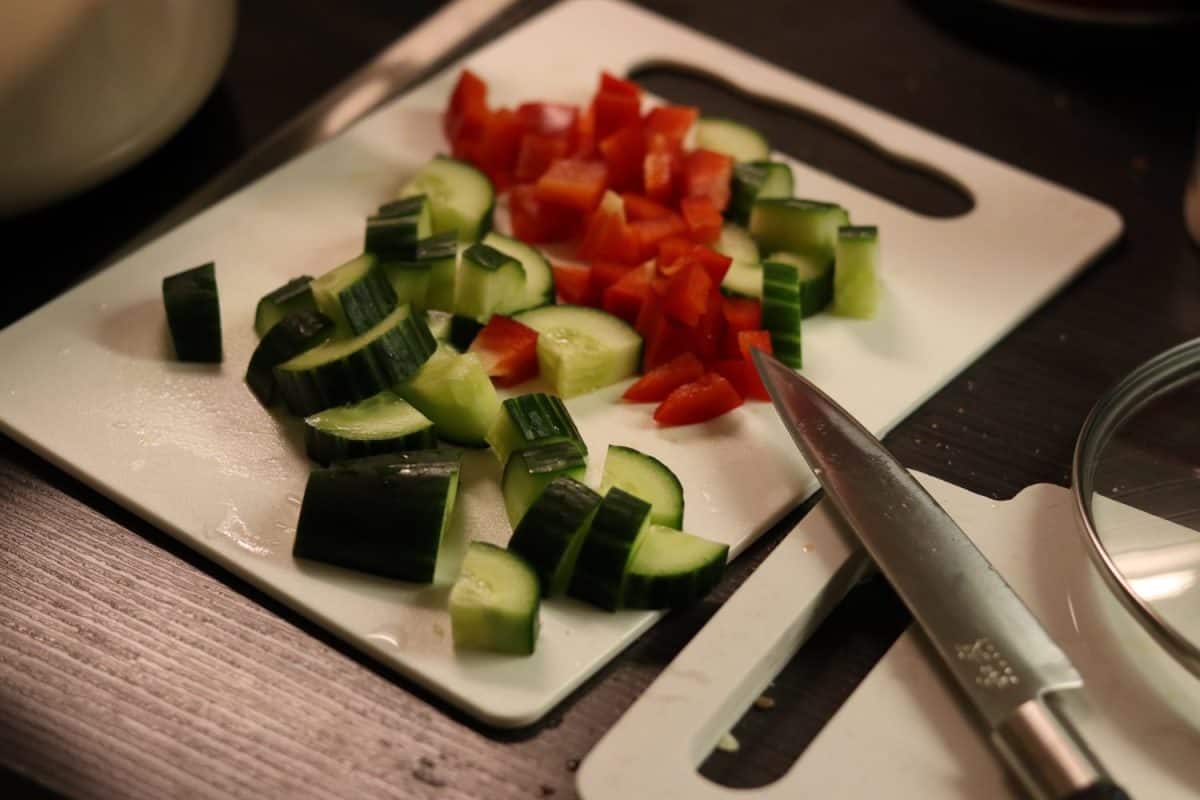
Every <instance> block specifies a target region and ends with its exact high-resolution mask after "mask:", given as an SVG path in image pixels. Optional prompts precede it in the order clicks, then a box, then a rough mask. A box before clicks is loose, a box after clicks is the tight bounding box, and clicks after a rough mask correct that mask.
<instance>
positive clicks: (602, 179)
mask: <svg viewBox="0 0 1200 800" xmlns="http://www.w3.org/2000/svg"><path fill="white" fill-rule="evenodd" d="M607 183H608V168H607V167H605V166H604V162H603V161H588V160H586V159H581V158H563V159H560V160H558V161H555V162H554V163H553V164H551V165H550V169H548V170H546V172H545V174H543V175H542V177H540V178H538V181H537V196H538V199H539V200H544V201H547V202H550V203H558V204H559V205H562V206H567V207H568V208H575V209H578V210H580V211H591V210H592V209H593V208H595V207H596V204H597V203H599V202H600V198H601V196H602V195H603V194H604V187H605V186H606V185H607Z"/></svg>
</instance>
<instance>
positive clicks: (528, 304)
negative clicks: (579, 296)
mask: <svg viewBox="0 0 1200 800" xmlns="http://www.w3.org/2000/svg"><path fill="white" fill-rule="evenodd" d="M483 243H484V244H485V245H487V246H489V247H493V248H495V249H496V250H499V251H500V252H501V253H504V254H506V255H509V256H511V257H513V258H515V259H516V260H517V261H520V262H521V268H522V269H523V270H524V271H525V288H524V289H523V290H522V292H521V294H520V296H519V297H517V298H516V299H515V300H514V301H512V302H509V303H505V304H503V305H501V307H500V308H498V309H497V310H496V313H497V314H505V315H511V314H514V313H516V312H518V311H525V310H527V309H530V308H538V307H539V306H545V305H549V304H551V303H553V302H554V273H553V272H551V270H550V262H549V261H547V260H546V257H545V256H544V255H542V253H541V251H540V250H538V249H537V248H536V247H534V246H532V245H528V244H525V242H522V241H520V240H518V239H513V238H511V237H508V236H503V235H501V234H499V233H496V232H494V231H493V232H492V233H489V234H488V235H487V236H485V237H483Z"/></svg>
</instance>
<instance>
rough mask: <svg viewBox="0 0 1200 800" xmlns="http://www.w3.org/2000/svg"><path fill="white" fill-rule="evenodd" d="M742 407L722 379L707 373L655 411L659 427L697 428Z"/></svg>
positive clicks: (735, 392)
mask: <svg viewBox="0 0 1200 800" xmlns="http://www.w3.org/2000/svg"><path fill="white" fill-rule="evenodd" d="M741 404H742V396H741V395H740V394H738V392H737V390H736V389H734V388H733V385H732V384H730V382H729V381H728V380H726V379H725V378H724V377H723V376H721V375H720V374H718V373H715V372H708V373H705V374H704V375H703V376H701V377H700V378H698V379H697V380H694V381H692V382H691V383H685V384H683V385H682V386H680V387H679V388H677V389H675V390H674V391H673V392H671V393H670V394H669V395H667V398H666V399H665V400H663V401H662V403H660V404H659V406H658V408H656V409H655V410H654V421H655V422H657V423H658V424H660V425H694V424H696V423H698V422H706V421H708V420H710V419H714V418H716V417H719V416H721V415H722V414H724V413H725V412H727V411H732V410H733V409H735V408H737V407H738V406H740V405H741Z"/></svg>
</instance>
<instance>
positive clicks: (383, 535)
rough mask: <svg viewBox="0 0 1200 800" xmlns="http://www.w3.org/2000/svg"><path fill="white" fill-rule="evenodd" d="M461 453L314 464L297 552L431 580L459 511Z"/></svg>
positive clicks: (351, 566)
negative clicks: (456, 501) (455, 511)
mask: <svg viewBox="0 0 1200 800" xmlns="http://www.w3.org/2000/svg"><path fill="white" fill-rule="evenodd" d="M461 456H462V454H461V452H458V451H452V450H415V451H412V452H407V453H390V454H388V455H384V456H372V457H371V458H359V459H355V460H353V461H343V462H341V463H339V464H335V465H334V466H332V467H328V468H325V469H315V470H313V471H312V473H311V474H309V476H308V484H307V486H306V487H305V489H304V500H303V502H302V503H301V505H300V521H299V522H297V523H296V543H295V545H294V546H293V548H292V555H293V556H295V557H296V558H305V559H311V560H313V561H323V562H325V563H327V564H335V565H337V566H339V567H346V568H348V569H356V570H360V571H362V572H370V573H372V574H375V575H383V576H385V577H388V578H398V579H400V580H405V581H418V582H421V583H428V582H429V581H431V580H433V573H434V568H435V567H436V566H437V554H438V547H439V546H440V545H441V542H442V536H443V534H444V533H445V531H446V528H447V527H448V525H449V522H450V515H451V512H452V511H453V509H454V498H455V495H456V494H457V492H458V475H459V461H460V460H461Z"/></svg>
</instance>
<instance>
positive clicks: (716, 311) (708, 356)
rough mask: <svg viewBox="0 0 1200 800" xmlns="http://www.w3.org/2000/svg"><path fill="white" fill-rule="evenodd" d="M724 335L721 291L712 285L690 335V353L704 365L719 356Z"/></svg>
mask: <svg viewBox="0 0 1200 800" xmlns="http://www.w3.org/2000/svg"><path fill="white" fill-rule="evenodd" d="M724 334H725V317H724V315H723V314H722V313H721V290H720V289H718V288H717V286H716V285H715V284H714V285H713V286H712V288H711V289H710V290H709V292H708V300H707V301H706V302H705V304H704V313H703V314H702V315H701V316H700V322H699V323H698V324H697V325H696V329H695V331H694V332H693V333H692V352H694V353H695V354H696V355H697V356H699V357H700V360H701V361H703V362H705V363H706V364H707V363H709V362H711V361H715V360H716V359H717V358H719V357H720V356H721V340H722V338H723V336H724Z"/></svg>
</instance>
